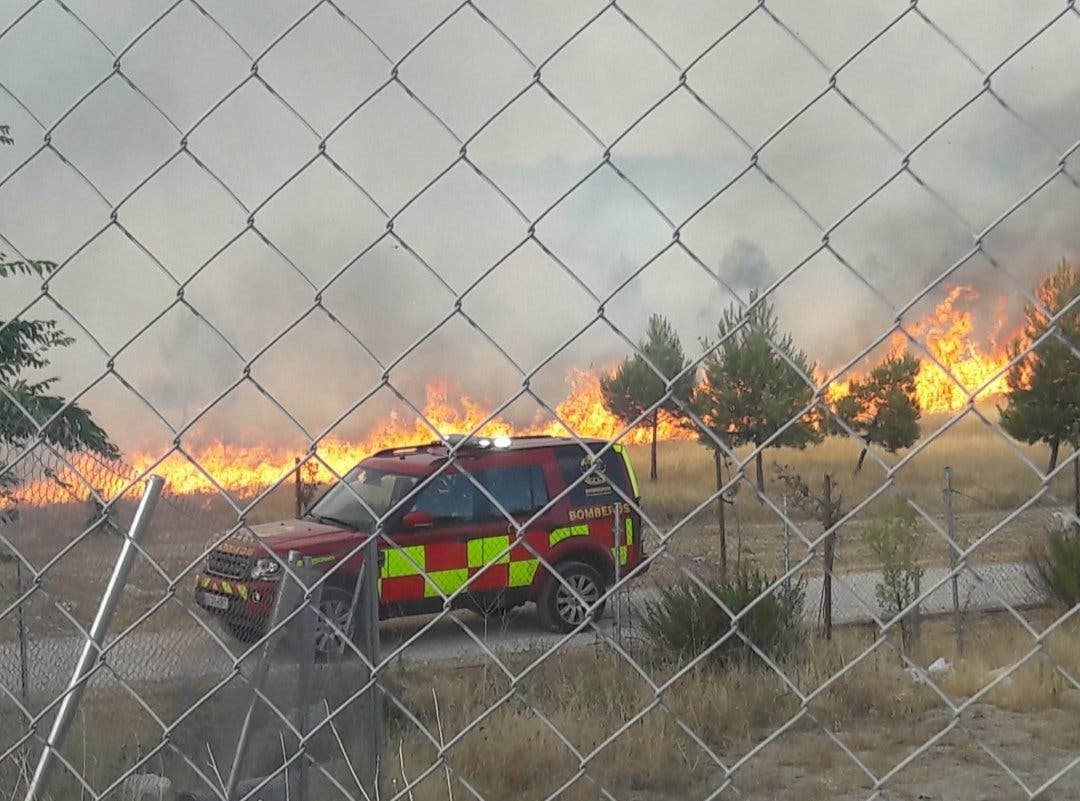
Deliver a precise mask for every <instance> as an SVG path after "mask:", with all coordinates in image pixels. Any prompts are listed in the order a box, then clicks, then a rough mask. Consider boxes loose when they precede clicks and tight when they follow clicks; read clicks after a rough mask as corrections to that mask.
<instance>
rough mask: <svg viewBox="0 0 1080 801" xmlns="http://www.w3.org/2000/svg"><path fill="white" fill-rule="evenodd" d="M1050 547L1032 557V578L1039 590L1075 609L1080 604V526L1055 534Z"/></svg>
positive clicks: (1047, 545) (1048, 535) (1049, 541)
mask: <svg viewBox="0 0 1080 801" xmlns="http://www.w3.org/2000/svg"><path fill="white" fill-rule="evenodd" d="M1046 540H1047V541H1046V547H1045V548H1044V549H1042V550H1033V551H1032V552H1031V555H1030V556H1029V557H1028V566H1029V568H1030V572H1029V578H1030V580H1031V583H1032V584H1033V585H1034V586H1035V588H1036V589H1038V590H1041V591H1042V592H1045V593H1046V595H1047V596H1048V597H1050V598H1052V599H1054V600H1055V601H1059V602H1061V603H1063V604H1064V605H1065V606H1067V607H1068V608H1069V609H1072V608H1073V607H1074V606H1076V605H1077V604H1078V603H1080V527H1078V526H1075V525H1074V526H1073V527H1072V530H1071V531H1068V532H1064V533H1062V532H1059V531H1053V532H1050V533H1048V534H1047V536H1046Z"/></svg>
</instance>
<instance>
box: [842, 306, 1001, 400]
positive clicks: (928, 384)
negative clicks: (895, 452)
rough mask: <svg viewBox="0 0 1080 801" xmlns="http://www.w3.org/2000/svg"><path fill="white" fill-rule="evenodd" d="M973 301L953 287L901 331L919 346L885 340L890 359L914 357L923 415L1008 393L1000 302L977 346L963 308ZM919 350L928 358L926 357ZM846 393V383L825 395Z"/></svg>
mask: <svg viewBox="0 0 1080 801" xmlns="http://www.w3.org/2000/svg"><path fill="white" fill-rule="evenodd" d="M978 298H979V293H978V292H976V291H975V290H974V289H972V288H971V287H968V286H954V287H953V288H952V289H951V290H950V291H949V294H948V295H947V296H946V297H945V299H944V300H943V301H941V303H939V304H938V305H937V306H936V307H935V308H934V310H933V311H932V312H931V313H930V314H929V315H927V316H926V317H925V318H923V319H922V320H919V321H918V322H916V323H914V324H913V325H907V326H905V329H906V330H907V332H908V333H909V334H910V335H911V337H912V338H913V339H914V340H915V342H918V343H919V344H920V346H921V347H920V346H916V345H915V344H914V343H913V342H912V341H911V340H910V339H909V338H908V336H906V335H905V334H904V333H903V332H900V331H898V332H897V333H895V334H894V335H893V336H892V338H891V339H890V340H889V346H888V352H889V355H890V356H898V355H900V354H901V353H903V352H904V351H905V350H910V351H911V352H912V353H914V354H915V355H916V356H918V357H919V362H920V364H919V371H918V373H916V375H915V400H916V402H917V403H918V405H919V408H920V409H922V411H924V412H952V411H957V410H959V409H963V408H964V407H965V406H966V405H967V403H968V396H969V395H974V399H975V400H976V401H983V400H986V399H987V398H990V397H991V396H993V395H1000V394H1002V393H1004V392H1007V391H1008V389H1009V387H1008V384H1007V382H1006V378H1005V373H1004V372H1003V371H1004V370H1005V368H1006V367H1007V366H1008V364H1009V357H1008V354H1007V353H1006V348H1005V342H1003V341H1001V330H1002V327H1003V325H1004V322H1003V319H1002V316H1001V312H1002V311H1003V309H1002V308H1000V307H1001V306H1002V305H1003V301H1002V302H1001V303H999V309H998V315H997V322H996V324H995V327H994V330H993V332H992V333H991V334H990V336H989V337H988V338H987V340H988V341H987V343H986V345H985V346H983V345H982V344H980V343H979V342H976V341H975V340H974V339H973V338H972V332H973V331H974V329H975V321H974V317H973V315H972V312H971V310H970V308H969V307H970V305H971V304H972V303H973V302H974V301H976V300H978ZM1008 339H1009V337H1006V338H1005V341H1008ZM922 348H925V350H926V352H929V353H930V354H931V355H932V356H933V359H930V358H927V357H926V354H925V353H924V352H923V350H922ZM935 360H936V361H935ZM939 364H940V365H941V366H939ZM942 368H944V369H942ZM850 389H851V378H847V379H845V380H842V381H833V382H831V383H830V384H829V386H828V388H827V390H826V396H827V398H828V400H830V401H832V402H835V401H837V400H839V399H840V398H842V397H844V396H845V395H847V394H848V392H850Z"/></svg>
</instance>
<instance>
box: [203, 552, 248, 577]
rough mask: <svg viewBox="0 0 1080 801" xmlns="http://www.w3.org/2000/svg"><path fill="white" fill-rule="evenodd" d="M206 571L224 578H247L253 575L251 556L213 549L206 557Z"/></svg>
mask: <svg viewBox="0 0 1080 801" xmlns="http://www.w3.org/2000/svg"><path fill="white" fill-rule="evenodd" d="M206 572H207V573H210V574H212V575H215V576H221V577H222V578H231V579H245V578H247V577H248V576H250V575H251V557H250V556H238V555H237V554H234V553H222V552H221V551H211V552H210V555H209V556H207V557H206Z"/></svg>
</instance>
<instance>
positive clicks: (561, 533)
mask: <svg viewBox="0 0 1080 801" xmlns="http://www.w3.org/2000/svg"><path fill="white" fill-rule="evenodd" d="M587 536H589V527H588V526H564V527H563V528H557V529H554V530H552V532H551V533H550V534H549V535H548V547H549V548H554V547H555V546H556V545H558V544H559V543H560V542H562V541H563V540H565V539H566V538H567V537H587Z"/></svg>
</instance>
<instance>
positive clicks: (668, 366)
mask: <svg viewBox="0 0 1080 801" xmlns="http://www.w3.org/2000/svg"><path fill="white" fill-rule="evenodd" d="M637 350H638V352H637V353H635V354H634V355H632V356H628V357H627V358H626V359H625V360H624V361H623V362H622V364H620V365H619V368H618V370H616V371H615V374H614V375H613V376H610V377H607V378H602V379H601V380H600V391H601V393H602V394H603V400H604V406H606V407H607V410H608V411H609V412H611V413H612V414H613V415H615V416H616V417H618V418H619V419H620V420H622V421H623V422H624V423H630V422H631V421H633V420H636V419H638V418H639V417H641V415H642V414H645V413H646V411H647V410H650V409H651V411H649V412H648V416H647V417H646V418H645V419H644V420H643V422H642V425H647V426H649V427H650V429H651V430H652V438H651V440H652V449H651V455H650V460H649V479H650V480H651V481H656V478H657V469H656V429H657V426H658V424H659V422H660V414H661V412H667V413H668V414H670V415H673V416H675V417H678V416H680V415H681V414H682V409H681V408H680V406H679V402H680V401H681V402H682V403H684V404H685V403H687V402H688V401H689V399H690V393H691V392H692V391H693V387H694V374H693V371H687V372H686V374H685V375H680V374H681V373H682V372H683V370H684V369H685V368H686V366H687V365H688V364H689V361H688V360H687V359H686V356H685V355H684V354H683V348H682V343H681V342H680V341H679V335H678V333H676V331H675V329H674V328H673V327H672V325H671V323H669V322H668V321H667V319H666V318H665V317H663V316H662V315H659V314H654V315H652V316H651V317H650V318H649V326H648V330H647V331H646V333H645V338H644V339H642V340H641V341H640V342H638V348H637ZM646 359H647V360H648V361H646ZM650 363H651V364H652V367H650V366H649V365H650ZM653 368H656V369H655V370H654V369H653ZM657 371H659V373H660V374H659V375H658V374H657ZM661 376H663V377H661ZM676 376H679V378H678V380H676V381H675V383H674V384H673V385H672V387H671V391H670V392H668V389H667V383H668V382H669V381H671V380H672V379H675V378H676ZM654 406H655V408H654Z"/></svg>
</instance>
